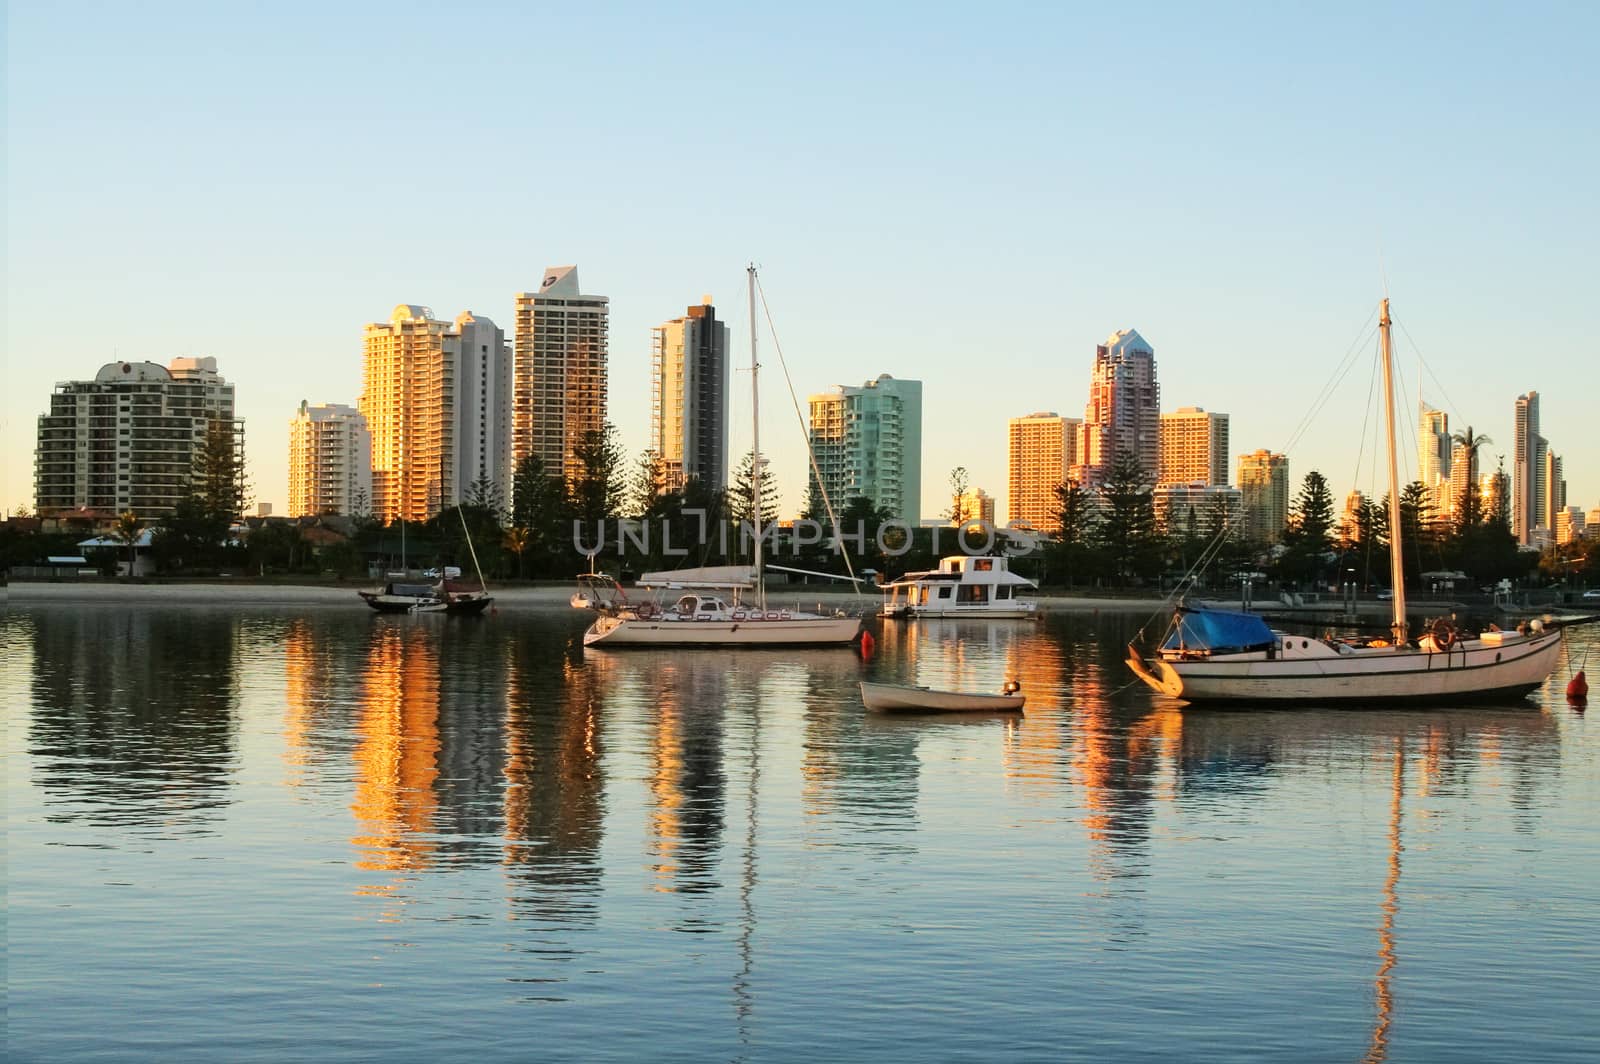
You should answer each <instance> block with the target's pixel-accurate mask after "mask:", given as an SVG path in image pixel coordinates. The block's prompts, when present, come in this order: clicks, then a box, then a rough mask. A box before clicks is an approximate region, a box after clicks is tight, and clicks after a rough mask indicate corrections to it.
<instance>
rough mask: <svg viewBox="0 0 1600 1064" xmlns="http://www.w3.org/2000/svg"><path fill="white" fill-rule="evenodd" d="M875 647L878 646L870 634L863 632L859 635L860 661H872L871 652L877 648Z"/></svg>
mask: <svg viewBox="0 0 1600 1064" xmlns="http://www.w3.org/2000/svg"><path fill="white" fill-rule="evenodd" d="M877 645H878V641H877V640H876V639H873V638H872V633H871V632H868V631H865V630H863V631H862V633H861V643H860V649H861V660H862V661H871V660H872V651H873V650H874V648H876V647H877Z"/></svg>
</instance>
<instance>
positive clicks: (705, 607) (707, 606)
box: [700, 599, 717, 613]
mask: <svg viewBox="0 0 1600 1064" xmlns="http://www.w3.org/2000/svg"><path fill="white" fill-rule="evenodd" d="M700 612H701V613H715V612H717V602H716V600H714V599H705V600H703V601H702V602H701V603H700Z"/></svg>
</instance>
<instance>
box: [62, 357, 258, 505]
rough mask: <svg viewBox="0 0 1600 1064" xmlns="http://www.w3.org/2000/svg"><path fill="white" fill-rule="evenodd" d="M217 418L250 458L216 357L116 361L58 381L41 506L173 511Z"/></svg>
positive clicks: (239, 455)
mask: <svg viewBox="0 0 1600 1064" xmlns="http://www.w3.org/2000/svg"><path fill="white" fill-rule="evenodd" d="M214 424H215V425H220V426H225V427H226V429H227V431H228V432H229V433H230V434H231V436H232V440H233V448H234V457H235V460H236V461H237V462H239V463H240V464H241V465H242V463H243V461H244V422H243V421H241V420H239V419H238V418H236V417H234V397H233V385H231V384H229V383H228V382H227V381H225V380H224V379H223V378H222V377H221V376H220V375H219V374H218V373H217V360H216V359H215V358H175V359H173V360H172V361H171V362H169V363H168V364H167V365H166V366H164V367H163V366H160V365H158V364H156V363H154V362H108V363H106V364H105V365H104V366H102V367H100V372H98V373H96V374H95V377H94V379H93V380H89V381H65V382H62V383H59V384H57V385H56V387H55V391H54V392H52V393H51V396H50V412H49V413H47V414H42V415H40V417H39V428H38V446H37V448H36V449H35V451H34V503H35V507H36V509H37V510H38V511H39V513H40V514H48V513H50V512H53V511H58V510H71V509H80V508H89V509H94V510H105V511H110V512H113V513H122V512H123V511H126V510H132V511H133V512H134V513H136V514H138V515H139V516H140V517H142V518H144V519H145V520H147V521H149V520H155V519H158V518H162V517H166V516H168V515H170V514H171V513H172V511H173V508H174V507H176V506H177V504H178V502H179V500H181V499H183V498H184V497H185V496H187V495H188V494H189V493H190V491H191V490H192V489H193V486H194V475H195V462H196V459H197V458H198V456H199V454H200V452H201V449H202V448H203V447H204V446H205V443H206V436H207V433H208V432H209V431H210V429H211V426H212V425H214Z"/></svg>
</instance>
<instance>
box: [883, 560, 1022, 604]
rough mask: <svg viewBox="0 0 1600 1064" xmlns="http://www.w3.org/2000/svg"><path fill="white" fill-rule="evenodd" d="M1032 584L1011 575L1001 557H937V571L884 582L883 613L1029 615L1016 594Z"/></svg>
mask: <svg viewBox="0 0 1600 1064" xmlns="http://www.w3.org/2000/svg"><path fill="white" fill-rule="evenodd" d="M1035 586H1036V585H1035V584H1034V582H1033V581H1032V580H1029V579H1027V578H1026V577H1022V576H1018V575H1017V574H1016V573H1013V572H1012V571H1011V560H1010V559H1009V558H1006V557H1003V556H992V555H966V554H956V555H951V556H949V557H946V558H941V559H939V568H937V569H931V570H928V571H926V572H920V573H907V574H906V575H905V576H903V577H901V578H900V579H898V580H895V581H893V582H892V583H888V584H885V585H884V586H883V591H884V595H885V600H884V607H883V613H884V615H885V616H891V617H892V616H898V615H901V614H907V613H910V614H915V613H962V614H966V613H972V614H982V615H985V616H1002V615H1006V614H1017V615H1020V614H1023V613H1031V612H1032V611H1033V609H1034V604H1033V603H1032V602H1023V601H1022V600H1020V599H1019V598H1018V597H1017V595H1018V594H1019V592H1022V591H1031V590H1033V589H1034V587H1035Z"/></svg>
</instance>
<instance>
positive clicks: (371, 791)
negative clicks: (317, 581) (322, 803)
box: [350, 618, 440, 894]
mask: <svg viewBox="0 0 1600 1064" xmlns="http://www.w3.org/2000/svg"><path fill="white" fill-rule="evenodd" d="M426 620H431V618H429V619H424V618H404V619H395V620H393V621H389V620H385V619H380V620H379V623H375V624H374V625H373V628H372V634H371V640H370V642H369V643H368V646H367V653H366V661H365V663H364V665H363V667H362V670H361V695H360V702H359V708H358V710H357V715H356V727H355V730H356V735H357V741H356V747H355V750H354V752H353V754H352V758H353V760H354V763H355V766H356V777H355V795H354V798H353V800H352V801H351V804H350V811H351V812H352V813H353V814H354V815H355V819H356V823H357V825H358V834H357V835H356V836H355V837H354V838H352V839H351V843H352V844H353V845H354V846H355V847H356V848H357V850H358V851H359V852H360V856H359V857H358V858H357V859H356V867H358V868H362V869H367V870H371V871H382V872H415V871H419V870H421V869H425V868H427V867H429V864H430V862H431V858H432V855H433V849H434V843H433V841H432V840H433V837H434V833H435V828H436V812H437V808H438V795H437V793H436V791H435V787H436V785H437V783H438V779H439V711H440V700H439V691H440V673H439V670H440V662H439V648H438V633H437V632H436V631H433V630H432V626H431V625H428V624H426V623H425V622H426ZM417 622H423V623H417ZM399 882H400V880H399V879H398V878H396V879H390V880H388V881H387V882H385V883H382V884H377V885H372V886H369V887H368V888H367V892H369V893H374V894H386V893H390V892H392V891H393V890H394V889H395V888H396V886H397V885H398V883H399Z"/></svg>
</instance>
